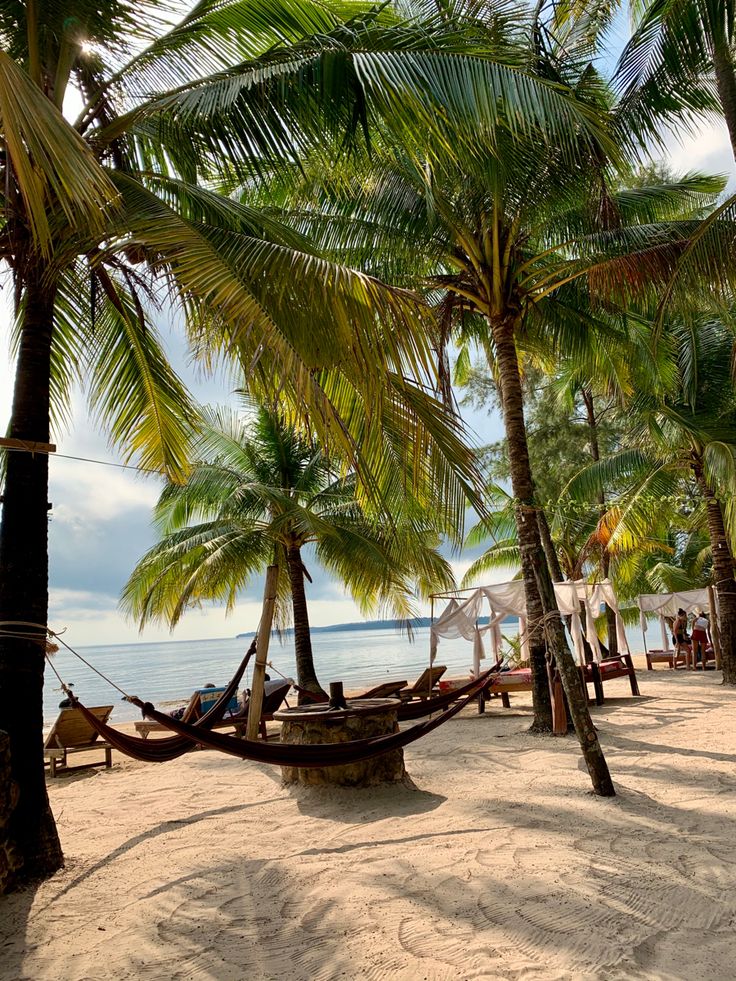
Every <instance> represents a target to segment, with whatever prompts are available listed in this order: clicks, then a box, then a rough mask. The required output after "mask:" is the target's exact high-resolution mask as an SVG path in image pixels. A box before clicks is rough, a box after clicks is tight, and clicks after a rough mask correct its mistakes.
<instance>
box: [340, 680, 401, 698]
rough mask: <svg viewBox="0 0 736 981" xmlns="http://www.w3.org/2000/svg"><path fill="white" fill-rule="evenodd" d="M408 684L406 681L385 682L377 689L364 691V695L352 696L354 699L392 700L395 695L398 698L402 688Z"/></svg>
mask: <svg viewBox="0 0 736 981" xmlns="http://www.w3.org/2000/svg"><path fill="white" fill-rule="evenodd" d="M406 685H407V682H406V679H404V681H384V682H383V684H381V685H376V687H375V688H370V689H369V690H368V691H364V692H363V694H362V695H352V696H351V697H352V698H392V697H393V696H394V695H395V696H396V697H397V698H398V697H399V692H400V691H401V689H402V688H406Z"/></svg>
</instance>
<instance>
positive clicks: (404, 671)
mask: <svg viewBox="0 0 736 981" xmlns="http://www.w3.org/2000/svg"><path fill="white" fill-rule="evenodd" d="M516 632H517V628H516V625H515V624H511V623H508V624H504V627H503V633H504V635H505V636H507V637H512V636H514V635H515V634H516ZM627 633H628V634H629V643H630V644H631V649H632V651H634V650H641V636H640V635H638V634H637V632H636V631H635V630H631V631H627ZM249 644H250V638H244V639H240V640H238V639H236V638H222V639H220V640H197V641H194V640H192V641H170V642H167V643H162V644H161V643H159V644H119V645H115V646H113V647H80V648H79V653H80V654H81V655H82V656H83V657H84V658H85V659H86V660H88V661H89V662H90V664H92V665H93V666H94V667H96V668H97V669H98V670H99V671H101V672H102V673H103V674H105V675H107V676H108V677H109V678H111V679H112V680H113V681H114V682H115V683H116V684H117V685H119V686H120V688H122V689H123V690H124V691H126V692H128V693H130V694H132V695H138V696H139V697H141V698H144V699H146V700H147V701H150V702H153V703H154V704H155V705H157V706H159V707H164V708H169V707H171V706H172V705H179V704H183V703H184V702H186V701H188V699H189V696H190V695H191V693H192V691H194V689H195V688H201V687H203V686H204V685H206V684H208V683H212V684H214V685H224V684H226V683H227V682H228V681H229V680H230V678H231V677H232V675H233V672H234V671H235V668H236V667H237V665H238V663H239V661H240V658H241V657H242V656H243V654H244V652H245V651H246V649H247V648H248V646H249ZM486 646H487V653H488V656H490V653H491V652H490V649H489V648H488V645H486ZM312 647H313V650H314V661H315V666H316V668H317V676H318V677H319V679H320V681H321V683H322V685H323V686H324V687H325V688H326V687H327V685H328V684H329V682H330V681H344V682H345V687H346V688H360V687H366V688H367V687H369V686H372V685H374V684H378V683H379V682H381V681H387V680H393V679H397V680H400V679H402V678H406V679H407V681H409V683H412V682H413V681H415V680H416V678H417V677H418V676H419V674H420V673H421V672H422V671H423V670H424V668H425V667H427V665H428V663H429V628H426V627H425V628H421V629H418V630H416V631H415V633H414V640H413V642H410V641H409V639H408V638H407V636H406V634H401V633H399V632H398V631H396V630H395V629H393V628H386V629H385V630H346V631H335V632H334V633H332V632H331V633H324V634H323V633H315V634H313V635H312ZM269 660H270V661H272V662H273V664H274V665H275V666H276V668H278V670H279V671H280V672H281V673H282V674H284V675H286V676H287V677H291V678H295V677H296V667H295V662H294V648H293V641H292V640H291V639H290V638H287V640H286V642H285V643H284V644H283V645H282V644H280V643H279V641H278V640H277V639H276V638H274V639H273V640H272V641H271V646H270V648H269ZM437 663H438V664H446V665H447V677H448V678H449V677H467V676H468V673H469V671H470V668H471V665H472V663H473V649H472V644H470V643H468V641H466V640H463V639H458V640H444V639H443V640H442V641H441V642H440V646H439V650H438V653H437ZM54 665H55V667H56V670H57V671H58V672H59V674H60V675H61V677H62V678H63V679H64V681H65V682H67V683H68V682H70V681H71V682H73V683H74V691H75V693H76V694H77V695H78V696H79V698H81V700H82V701H83V702H84V703H85V705H89V706H91V705H114V706H115V709H114V711H113V715H112V722H113V723H114V722H129V721H132V720H134V719H138V718H140V711H139V710H138V709H137V708H135V707H134V706H132V705H130V704H129V703H128V702H124V701H122V699H121V696H120V694H119V693H118V692H116V691H115V689H114V688H111V687H110V685H108V684H107V683H106V682H105V681H103V680H102V679H101V678H100V677H98V675H96V674H95V673H94V672H93V671H91V670H90V669H89V668H87V667H85V665H84V664H82V663H81V662H80V661H78V660H77V659H76V658H75V657H74V656H73V655H72V654H70V653H69V652H67V651H66V650H64V648H61V650H60V651H59V652H58V653H57V654H56V655H55V656H54ZM270 674H271V677H272V678H276V677H278V675H277V673H276V672H274V671H270ZM249 677H250V671H249V672H248V675H247V676H246V680H245V681H244V682H243V684H242V686H241V687H248V686H249ZM61 698H63V693H62V692H60V691H59V687H58V681H57V680H56V677H55V676H54V675H53V673H52V672H51V671H50V670H49V669H48V668H47V670H46V684H45V686H44V718H45V720H46V724H47V725H50V724H51V722H53V720H54V719H55V718H56V714H57V711H58V703H59V701H60V700H61Z"/></svg>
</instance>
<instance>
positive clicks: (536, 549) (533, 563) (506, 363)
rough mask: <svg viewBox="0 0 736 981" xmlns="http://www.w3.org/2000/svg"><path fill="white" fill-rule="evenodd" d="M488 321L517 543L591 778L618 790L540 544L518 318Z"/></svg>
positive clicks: (605, 793) (606, 789) (599, 788)
mask: <svg viewBox="0 0 736 981" xmlns="http://www.w3.org/2000/svg"><path fill="white" fill-rule="evenodd" d="M490 325H491V331H492V334H493V341H494V345H495V348H496V365H497V368H498V375H499V382H500V385H499V387H500V394H501V407H502V411H503V420H504V427H505V430H506V441H507V444H508V454H509V469H510V473H511V486H512V489H513V493H514V501H515V509H516V524H517V528H518V534H519V546H520V549H521V554H522V556H526V565H525V564H524V563H522V570H523V571H524V572H525V576H526V569H527V568H528V569H530V570H531V571H532V572H533V575H534V579H535V581H536V587H537V590H538V592H539V596H540V598H541V601H542V608H543V611H544V624H545V631H544V632H545V636H546V638H547V645H548V648H549V651H550V654H551V655H552V656H553V657H554V658H555V662H556V665H557V669H558V671H559V673H560V678H561V679H562V685H563V688H564V690H565V694H566V696H567V701H568V705H569V708H570V715H571V717H572V721H573V725H574V726H575V732H576V734H577V737H578V740H579V741H580V746H581V749H582V752H583V757H584V759H585V763H586V765H587V767H588V773H589V774H590V778H591V781H592V783H593V790H594V792H595V793H596V794H599V795H600V796H602V797H612V796H613V795H614V794H615V791H614V789H613V781H612V780H611V776H610V774H609V772H608V765H607V763H606V759H605V757H604V755H603V750H602V749H601V746H600V743H599V742H598V734H597V732H596V730H595V726H594V725H593V722H592V720H591V718H590V713H589V711H588V699H587V694H586V692H585V691H584V688H583V684H582V681H581V679H580V674H579V672H578V669H577V667H576V665H575V662H574V661H573V658H572V655H571V653H570V648H569V647H568V645H567V638H566V637H565V628H564V625H563V622H562V617H561V615H560V613H559V611H558V610H557V602H556V600H555V594H554V586H553V584H552V577H551V576H550V572H549V566H548V565H547V560H546V558H545V555H544V550H543V548H542V542H541V537H540V533H539V521H538V517H537V508H536V506H535V503H534V483H533V480H532V472H531V465H530V462H529V449H528V446H527V439H526V428H525V425H524V404H523V394H522V388H521V378H520V376H519V360H518V355H517V352H516V342H515V339H514V334H515V328H516V318H514V317H507V318H498V319H491V321H490ZM525 583H526V578H525Z"/></svg>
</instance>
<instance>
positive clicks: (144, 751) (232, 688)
mask: <svg viewBox="0 0 736 981" xmlns="http://www.w3.org/2000/svg"><path fill="white" fill-rule="evenodd" d="M255 650H256V641H255V640H253V642H252V643H251V645H250V647H249V648H248V650H247V651H246V652H245V657H244V658H243V660H242V661H241V662H240V666H239V667H238V669H237V671H236V672H235V674H234V675H233V677H232V680H231V681H230V684H229V685H228V686H227V688H226V689H225V690H224V691H223V693H222V694H221V695H220V697H219V698H218V699H217V701H216V702H215V704H214V705H213V706H212V708H210V709H208V710H207V711H206V712H205V713H204V715H203V716H202V717H201V718H199V719H197V720H196V722H194V723H193V724H191V728H192V729H194V730H195V731H196V732H202V731H205V730H209V729H210V728H211V727H212V726H215V725H217V723H218V722H221V721H222V719H223V718H224V716H225V712H226V710H227V706H228V705H229V703H230V700H231V699H232V698H233V696H234V695H235V694H236V692H237V690H238V685H239V684H240V682H241V680H242V678H243V675H244V674H245V669H246V668H247V667H248V662H249V661H250V659H251V658H252V657H253V655H254V654H255ZM70 699H71V701H72V704H73V705H74V707H75V708H78V709H79V710H80V711H81V712H82V714H83V715H84V717H85V719H87V720H88V721H89V720H91V719H95V723H99V721H100V720H99V719H98V718H97V716H95V715H92V714H91V713H90V712H88V711H87V709H86V708H85V707H84V705H82V704H81V703H80V702H79V701H78V699H77V698H75V697H74V695H73V694H70ZM164 718H165V719H167V720H168V721H169V722H170V721H171V717H170V716H168V715H165V716H164ZM185 720H186V721H187V722H189V718H187V717H186V716H185ZM182 721H184V719H183V720H182ZM90 724H92V723H90ZM94 728H95V729H96V730H97V731H98V732H99V733H100V735H101V736H102V737H103V738H104V739H105V741H106V742H108V743H110V745H111V746H112V747H114V748H115V749H118V750H120V752H121V753H125V755H126V756H132V757H133V759H135V760H143V762H144V763H168V761H169V760H175V759H178V757H180V756H183V755H184V754H185V753H190V752H191V751H192V750H193V749H195V748H196V745H195V743H193V742H192V740H191V739H188V738H187V737H186V736H165V737H164V738H163V739H151V740H149V739H141V738H140V737H139V736H129V735H128V734H127V733H124V732H120V731H119V730H118V729H113V728H112V726H108V725H104V724H102V728H101V727H100V725H97V724H94ZM103 729H104V732H103Z"/></svg>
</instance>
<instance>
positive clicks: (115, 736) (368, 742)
mask: <svg viewBox="0 0 736 981" xmlns="http://www.w3.org/2000/svg"><path fill="white" fill-rule="evenodd" d="M490 675H491V672H490V671H487V672H485V673H484V674H482V675H481V676H480V678H478V679H477V680H475V681H471V682H469V684H468V685H466V686H464V688H463V689H461V691H462V690H465V691H467V694H466V695H465V697H464V698H462V699H461V700H460V701H458V702H456V704H454V705H453V706H452V707H451V708H448V709H446V710H445V711H444V712H442V713H440V715H437V716H435V718H433V719H428V720H427V721H426V722H421V723H419V725H416V726H412V727H411V728H410V729H405V730H404V731H403V732H393V733H390V734H389V735H386V736H373V737H371V738H369V739H354V740H352V741H351V742H346V743H314V744H312V745H293V744H287V743H267V742H265V741H263V740H255V739H241V738H240V737H238V736H228V735H225V734H224V733H219V732H211V731H209V730H203V729H202V728H201V727H198V726H196V725H191V724H190V723H188V722H184V721H183V720H181V719H172V718H171V716H168V715H165V714H164V713H163V712H157V711H156V709H155V708H154V707H153V705H151V704H150V703H149V702H145V703H144V704H143V705H142V708H143V713H144V715H146V716H147V717H148V718H149V719H153V720H154V721H155V722H160V723H161V725H163V726H165V727H166V728H167V729H171V730H173V731H174V732H176V733H179V735H180V736H181V737H182V738H184V739H186V740H187V741H188V742H189V744H190V748H193V746H194V745H201V746H208V747H209V748H210V749H217V750H219V751H220V752H221V753H229V754H230V755H231V756H238V757H240V759H245V760H254V761H256V762H258V763H271V764H273V765H274V766H296V767H322V766H340V765H344V764H348V763H358V762H360V761H361V760H367V759H370V758H371V757H372V756H379V755H380V754H381V753H388V752H389V751H390V750H392V749H401V748H402V747H403V746H408V745H409V743H413V742H414V741H415V740H417V739H420V738H421V737H422V736H426V735H427V733H430V732H432V730H433V729H437V728H438V727H439V726H441V725H442V724H443V723H444V722H447V720H448V719H451V718H452V717H453V716H454V715H457V713H458V712H460V711H461V710H462V709H464V708H465V706H466V705H467V704H468V702H470V701H471V699H473V698H474V697H475V696H476V695H477V694H478V693H479V692H480V691H481V690H482V689H483V688H484V687H485V685H487V684H488V680H489V678H490ZM452 694H453V695H454V697H455V698H457V697H458V692H453V693H452ZM74 702H75V706H76V707H77V708H79V710H80V711H81V712H82V714H83V715H84V717H85V718H86V719H87V721H88V722H89V724H90V725H91V726H92V727H93V728H94V729H96V730H97V732H99V733H100V735H101V736H102V737H103V738H104V739H105V740H106V741H107V742H109V743H110V745H111V746H113V747H115V749H119V750H120V751H121V752H122V753H125V754H126V755H128V756H133V757H134V758H135V759H145V760H147V761H150V762H165V759H164V758H160V759H159V758H157V757H156V756H154V755H149V754H147V755H146V756H141V755H140V754H139V749H140V747H138V745H137V744H138V743H143V742H144V740H142V739H135V738H134V737H132V736H128V735H126V734H125V733H122V732H118V731H117V730H116V729H113V728H112V727H111V726H108V725H105V723H103V722H101V721H100V720H99V719H98V718H96V717H95V716H94V715H93V714H92V713H91V712H89V711H88V710H87V709H86V708H85V707H84V705H82V703H81V702H80V701H79V700H78V699H75V700H74ZM160 741H162V740H156V742H160ZM154 746H155V743H154V744H153V745H152V746H151V747H150V748H151V749H153V747H154Z"/></svg>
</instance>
